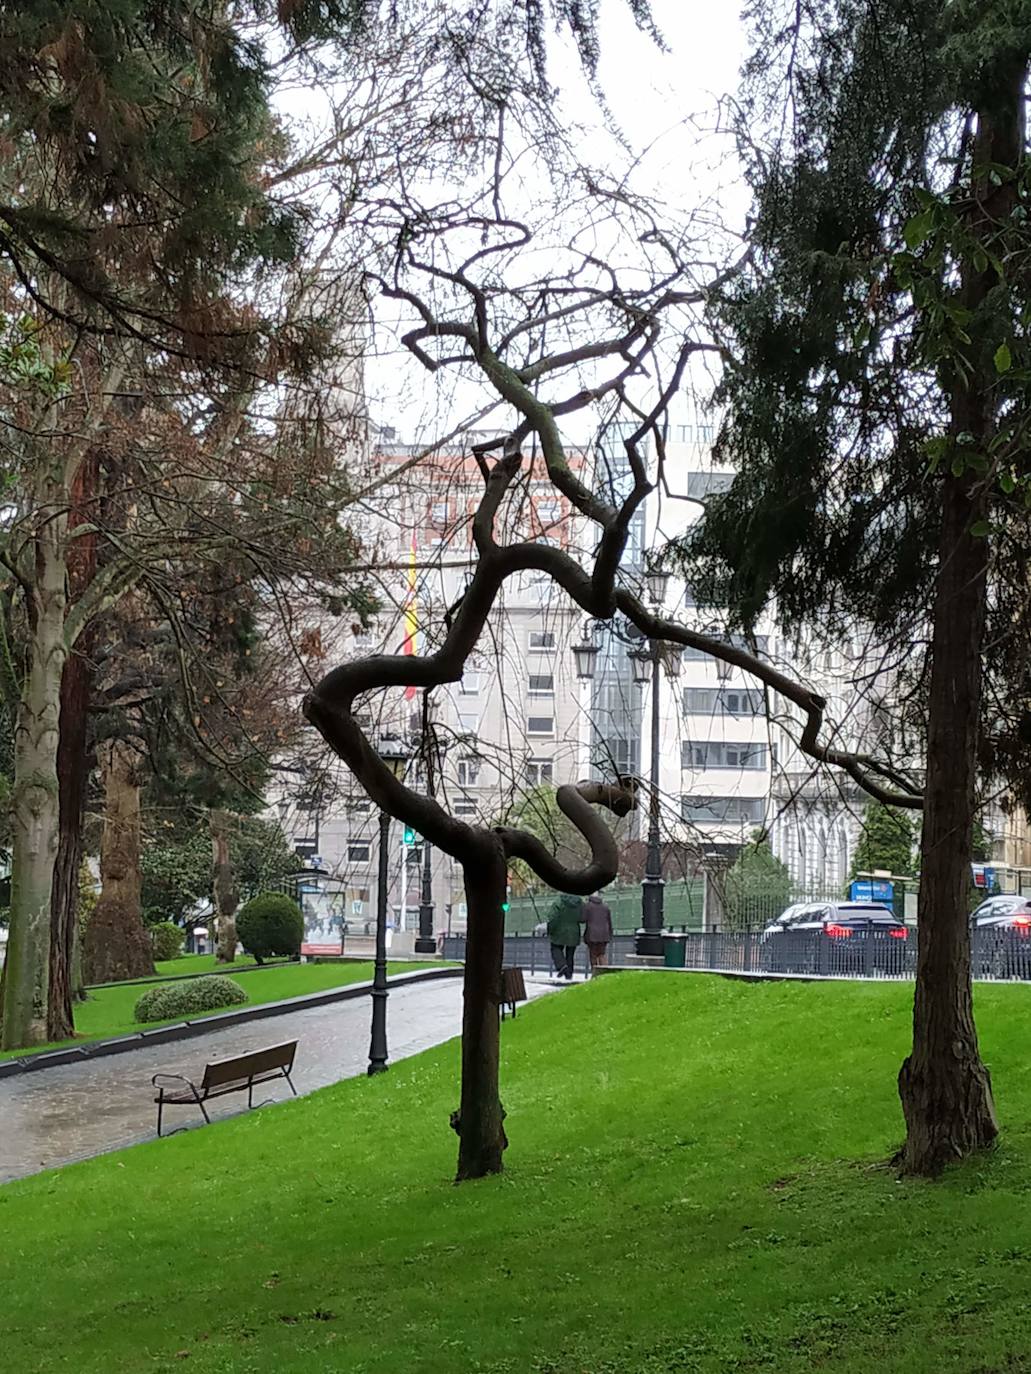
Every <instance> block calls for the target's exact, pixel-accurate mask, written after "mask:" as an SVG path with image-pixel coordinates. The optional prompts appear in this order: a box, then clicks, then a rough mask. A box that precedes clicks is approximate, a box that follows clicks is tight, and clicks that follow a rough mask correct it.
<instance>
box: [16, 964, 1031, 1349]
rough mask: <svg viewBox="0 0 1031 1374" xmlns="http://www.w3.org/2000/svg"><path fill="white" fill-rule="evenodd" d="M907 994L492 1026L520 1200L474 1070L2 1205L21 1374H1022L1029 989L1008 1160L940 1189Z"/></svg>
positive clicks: (621, 998)
mask: <svg viewBox="0 0 1031 1374" xmlns="http://www.w3.org/2000/svg"><path fill="white" fill-rule="evenodd" d="M911 994H912V989H911V988H910V987H907V986H905V985H865V986H857V985H845V984H833V985H808V986H806V985H784V984H781V985H777V984H761V985H757V986H747V985H744V984H740V983H732V982H729V981H725V980H721V979H718V978H712V979H706V978H693V977H692V978H649V976H648V975H632V974H626V975H620V976H619V977H618V978H607V979H603V980H599V981H598V982H596V983H594V984H591V985H588V986H586V987H583V988H576V989H574V990H571V991H569V992H564V993H562V994H560V995H558V996H555V997H552V998H547V999H545V1000H544V1001H543V1002H540V1003H537V1004H536V1005H534V1006H533V1007H532V1008H528V1009H527V1010H526V1011H525V1012H521V1013H520V1015H519V1018H518V1020H517V1021H516V1022H514V1023H507V1024H506V1026H505V1028H504V1070H505V1075H504V1100H505V1105H506V1107H507V1108H508V1112H509V1120H508V1127H509V1134H510V1136H511V1140H512V1147H511V1149H510V1151H509V1156H508V1158H509V1166H508V1173H507V1174H506V1175H505V1176H504V1177H503V1178H501V1179H493V1180H489V1181H487V1182H484V1183H479V1184H473V1185H466V1186H464V1187H462V1188H460V1189H456V1188H454V1187H452V1186H451V1183H450V1173H451V1170H452V1167H453V1159H454V1138H453V1136H451V1134H450V1132H449V1131H448V1130H447V1126H446V1119H447V1118H446V1114H447V1111H448V1110H449V1108H451V1107H452V1106H454V1104H455V1101H456V1089H455V1074H456V1069H457V1058H458V1055H457V1044H455V1043H452V1044H451V1045H448V1046H444V1047H441V1048H440V1049H439V1050H436V1051H433V1052H430V1053H428V1054H425V1055H422V1056H419V1057H418V1058H416V1059H413V1060H409V1061H407V1062H405V1063H403V1064H400V1065H398V1066H396V1067H395V1068H394V1069H392V1070H391V1072H390V1073H389V1074H386V1075H384V1076H383V1077H381V1078H377V1079H355V1080H352V1081H350V1082H347V1083H344V1084H339V1085H337V1086H336V1087H333V1088H329V1089H326V1090H324V1091H323V1092H320V1093H317V1094H315V1095H313V1096H312V1097H309V1098H307V1099H305V1100H303V1101H301V1102H298V1103H296V1104H290V1105H287V1106H285V1107H281V1108H280V1107H277V1108H273V1109H269V1110H266V1111H263V1112H258V1113H255V1114H253V1115H251V1116H245V1117H241V1118H238V1119H236V1120H233V1121H231V1122H228V1123H226V1124H221V1125H216V1126H214V1127H211V1128H208V1129H204V1130H201V1131H195V1132H191V1133H188V1134H186V1135H180V1136H177V1137H174V1138H173V1139H171V1140H168V1141H164V1142H159V1143H158V1142H156V1143H154V1144H153V1145H144V1146H141V1147H138V1148H136V1149H134V1150H130V1151H127V1152H123V1153H122V1154H119V1155H115V1156H109V1157H107V1158H105V1159H100V1160H96V1161H93V1162H91V1163H88V1164H85V1165H78V1166H75V1167H73V1168H70V1169H66V1170H64V1171H62V1172H60V1173H55V1174H47V1175H42V1176H40V1177H38V1178H36V1179H31V1180H26V1181H24V1182H22V1183H16V1184H12V1185H9V1186H8V1187H6V1188H0V1237H2V1238H3V1243H2V1244H0V1293H2V1295H3V1313H4V1321H3V1363H4V1366H5V1368H10V1369H11V1370H17V1371H18V1374H43V1371H45V1372H46V1374H53V1371H58V1370H63V1369H69V1370H75V1371H76V1374H109V1371H111V1370H113V1369H117V1370H118V1371H119V1374H139V1372H141V1371H145V1370H146V1371H157V1372H158V1374H161V1372H162V1371H172V1370H181V1369H188V1370H190V1371H192V1372H193V1374H229V1371H232V1374H272V1372H273V1371H275V1372H276V1374H311V1372H314V1371H318V1374H324V1371H340V1372H341V1374H343V1371H347V1374H373V1372H374V1371H375V1374H387V1371H390V1374H394V1372H395V1371H401V1370H404V1371H415V1372H416V1374H428V1372H429V1371H434V1372H436V1371H440V1374H444V1371H448V1374H451V1372H452V1371H467V1370H468V1371H477V1374H523V1372H524V1371H539V1372H540V1374H673V1371H677V1372H678V1374H681V1372H682V1371H692V1370H699V1371H721V1372H722V1371H731V1370H733V1371H771V1370H772V1371H789V1370H790V1371H796V1370H817V1369H819V1370H821V1371H849V1372H850V1374H860V1372H861V1374H874V1371H877V1372H878V1374H882V1371H891V1372H892V1374H893V1371H895V1370H903V1369H906V1370H910V1371H917V1374H930V1372H931V1371H934V1374H945V1372H946V1371H955V1374H974V1371H977V1372H978V1374H997V1372H998V1374H1001V1371H1003V1370H1006V1371H1019V1370H1026V1369H1028V1368H1029V1364H1028V1363H1027V1352H1028V1349H1029V1347H1031V1325H1029V1314H1031V1285H1029V1278H1031V1226H1029V1224H1028V1223H1029V1218H1028V1193H1029V1191H1031V1053H1029V1051H1031V1043H1029V1034H1028V1026H1027V1016H1028V1011H1029V1009H1031V1002H1029V992H1028V989H1026V988H1024V987H1005V986H1002V987H992V988H981V989H979V990H978V995H977V997H978V1010H979V1014H980V1021H981V1025H982V1037H983V1042H984V1047H985V1052H986V1056H987V1058H988V1060H989V1061H990V1063H991V1065H992V1068H993V1070H994V1074H995V1079H996V1086H997V1091H998V1095H999V1106H1000V1110H1001V1114H1002V1119H1003V1123H1004V1128H1005V1143H1004V1146H1003V1148H1002V1149H1000V1150H999V1151H998V1152H997V1153H996V1154H995V1155H993V1156H992V1157H991V1158H986V1159H982V1160H978V1161H975V1162H973V1163H970V1164H967V1165H965V1166H963V1167H961V1168H959V1169H956V1170H955V1171H953V1172H951V1173H950V1174H949V1175H948V1176H947V1177H946V1178H945V1179H944V1180H943V1181H941V1182H939V1183H937V1184H934V1185H929V1184H926V1183H900V1182H897V1181H896V1179H895V1178H894V1176H893V1175H892V1174H891V1172H890V1171H888V1170H885V1169H883V1168H878V1167H876V1161H878V1160H880V1159H883V1158H884V1157H885V1156H886V1154H887V1153H888V1152H889V1151H890V1149H891V1148H892V1146H893V1144H894V1143H896V1142H897V1140H898V1138H899V1135H900V1130H901V1119H900V1114H899V1109H898V1105H897V1101H896V1098H895V1093H894V1082H893V1080H894V1076H895V1072H896V1070H897V1067H898V1063H899V1060H900V1057H901V1056H902V1054H903V1051H904V1049H905V1045H906V1039H907V1032H908V1022H909V1005H908V1004H909V999H910V997H911ZM184 1352H185V1353H184ZM187 1357H188V1358H187Z"/></svg>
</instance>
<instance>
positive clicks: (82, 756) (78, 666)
mask: <svg viewBox="0 0 1031 1374" xmlns="http://www.w3.org/2000/svg"><path fill="white" fill-rule="evenodd" d="M99 475H100V460H99V454H98V451H97V450H96V449H93V450H91V451H90V452H89V453H88V454H87V455H86V457H85V458H84V459H83V461H82V462H81V463H80V464H79V470H78V472H77V473H76V475H75V479H74V481H73V482H72V490H71V500H70V503H69V504H70V510H69V514H68V529H69V530H72V529H74V528H75V527H76V526H77V525H80V524H82V523H83V522H84V521H87V520H95V519H96V518H97V510H96V505H95V500H96V495H97V488H98V483H99ZM66 560H67V568H68V595H69V597H70V599H72V600H75V599H76V598H77V597H79V596H81V595H82V593H83V591H84V590H85V588H86V587H87V586H88V585H89V584H90V582H91V581H92V579H93V577H94V576H95V574H96V570H97V536H96V534H84V535H80V536H79V537H78V538H77V539H75V540H74V542H72V543H71V544H70V547H69V548H68V551H67V555H66ZM93 639H94V634H93V629H92V627H87V628H86V629H85V630H84V631H83V632H82V634H80V636H79V639H78V643H77V644H76V646H75V648H74V649H73V651H72V652H71V653H70V654H69V657H68V659H67V661H66V663H65V665H64V672H63V674H62V677H61V715H60V735H59V740H58V746H57V776H58V780H59V792H58V809H59V816H60V821H59V826H60V829H59V835H58V841H57V861H56V863H55V866H54V886H53V892H52V898H51V912H50V1003H49V1007H48V1019H49V1030H48V1036H49V1038H50V1039H51V1040H66V1039H68V1038H69V1037H70V1036H72V1035H74V1033H75V1027H74V1022H73V1018H72V1002H73V1001H74V999H75V997H76V995H77V993H78V989H77V988H76V986H75V977H74V974H73V969H72V965H73V961H74V960H75V958H76V943H77V941H78V919H79V869H80V866H81V864H82V822H83V815H84V812H85V807H86V786H87V783H88V780H89V767H88V763H87V738H86V737H87V731H88V727H89V709H90V696H91V692H92V688H93V676H94V669H93V663H92V659H91V651H92V645H93ZM80 962H81V961H80Z"/></svg>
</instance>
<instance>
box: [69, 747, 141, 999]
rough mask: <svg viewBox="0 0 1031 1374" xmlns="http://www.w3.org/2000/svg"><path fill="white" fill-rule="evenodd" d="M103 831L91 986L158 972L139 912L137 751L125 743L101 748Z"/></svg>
mask: <svg viewBox="0 0 1031 1374" xmlns="http://www.w3.org/2000/svg"><path fill="white" fill-rule="evenodd" d="M99 753H100V760H101V770H102V774H103V779H104V833H103V836H102V838H101V842H100V897H99V898H98V900H97V905H96V908H95V909H94V912H93V916H92V919H91V920H90V923H89V926H88V928H87V930H86V936H85V940H84V948H83V962H84V964H85V972H86V978H87V980H88V981H89V982H91V983H113V982H117V981H118V980H119V979H123V978H145V977H148V976H150V975H151V974H153V973H154V971H155V970H154V954H153V949H152V947H151V943H150V936H149V934H148V933H147V929H146V927H145V926H144V924H143V918H142V916H141V913H140V886H141V882H140V781H139V775H138V770H137V762H136V758H137V756H136V751H135V750H134V749H133V747H132V745H131V744H130V743H129V742H128V741H126V740H119V739H112V740H106V741H105V742H104V743H103V744H102V745H101V747H100V751H99Z"/></svg>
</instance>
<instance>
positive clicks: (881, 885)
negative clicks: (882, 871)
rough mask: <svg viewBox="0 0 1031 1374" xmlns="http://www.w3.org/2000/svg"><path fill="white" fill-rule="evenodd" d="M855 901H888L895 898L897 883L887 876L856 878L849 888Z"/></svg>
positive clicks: (849, 893)
mask: <svg viewBox="0 0 1031 1374" xmlns="http://www.w3.org/2000/svg"><path fill="white" fill-rule="evenodd" d="M848 895H849V900H850V901H853V902H886V903H887V904H888V905H889V906H890V905H891V903H892V902H893V901H894V900H895V884H894V883H892V882H889V881H888V880H887V879H886V878H855V879H853V882H852V885H851V887H850V888H849V890H848Z"/></svg>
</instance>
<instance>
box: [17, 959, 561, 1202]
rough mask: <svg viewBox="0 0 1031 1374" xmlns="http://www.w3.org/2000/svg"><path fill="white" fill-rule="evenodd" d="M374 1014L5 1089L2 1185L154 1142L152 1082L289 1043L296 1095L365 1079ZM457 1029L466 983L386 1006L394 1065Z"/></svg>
mask: <svg viewBox="0 0 1031 1374" xmlns="http://www.w3.org/2000/svg"><path fill="white" fill-rule="evenodd" d="M526 991H527V995H528V996H529V997H530V998H534V997H537V996H539V995H541V994H542V993H546V992H548V991H549V988H548V987H547V985H545V984H542V983H532V982H531V981H530V980H529V979H527V980H526ZM369 1014H370V1001H369V998H368V997H359V998H355V999H354V1000H352V1001H349V1002H336V1003H333V1004H331V1005H329V1006H325V1007H313V1008H312V1009H311V1010H309V1011H299V1012H293V1013H290V1014H288V1015H285V1016H277V1017H270V1018H268V1019H267V1020H260V1021H251V1022H248V1023H246V1024H244V1025H241V1026H232V1027H229V1028H227V1029H226V1030H221V1031H213V1032H212V1033H211V1034H210V1035H203V1036H198V1037H197V1038H196V1039H192V1040H182V1041H179V1042H174V1043H172V1044H167V1045H152V1046H147V1047H146V1048H142V1049H139V1050H133V1051H131V1052H130V1053H128V1054H121V1055H114V1056H111V1057H110V1058H106V1059H104V1058H101V1059H98V1060H96V1061H92V1062H90V1061H87V1062H85V1063H79V1064H68V1065H61V1066H59V1067H57V1068H52V1069H45V1070H43V1071H42V1072H41V1073H27V1074H18V1075H15V1076H14V1077H12V1078H7V1079H3V1080H0V1183H6V1182H8V1181H9V1180H10V1179H12V1178H20V1177H22V1176H23V1175H25V1174H33V1173H37V1172H38V1171H39V1170H41V1169H50V1168H54V1167H55V1166H56V1165H59V1164H70V1163H72V1162H73V1161H74V1160H77V1159H85V1158H88V1157H89V1156H90V1155H96V1154H103V1153H104V1152H105V1151H106V1150H117V1149H120V1148H121V1147H122V1146H124V1145H134V1144H137V1143H138V1142H139V1141H141V1140H151V1139H153V1137H154V1132H155V1121H156V1111H157V1109H156V1107H155V1106H154V1102H153V1098H154V1090H153V1088H152V1087H151V1083H150V1080H151V1075H152V1074H155V1073H183V1074H186V1075H187V1076H188V1077H190V1078H193V1079H194V1080H197V1079H199V1077H200V1075H201V1073H202V1072H203V1068H204V1065H205V1064H206V1063H207V1062H208V1061H209V1060H211V1059H218V1058H224V1057H226V1056H228V1055H234V1054H244V1053H246V1052H247V1051H248V1050H257V1049H261V1048H263V1047H264V1046H266V1045H278V1044H281V1043H282V1042H283V1041H288V1040H297V1042H298V1045H297V1061H296V1065H295V1068H294V1073H293V1080H294V1086H295V1087H296V1089H297V1091H298V1093H306V1092H311V1091H312V1090H313V1089H314V1088H324V1087H325V1086H326V1085H327V1084H329V1083H337V1082H339V1081H340V1080H341V1079H342V1078H353V1077H355V1076H356V1075H357V1074H361V1073H364V1072H365V1069H366V1066H367V1064H368V1054H369ZM461 1025H462V980H461V979H460V978H454V979H447V980H445V981H440V982H428V983H417V984H414V985H412V986H410V987H406V988H394V989H392V991H391V993H390V1000H389V1002H388V1003H387V1033H388V1038H389V1042H390V1059H391V1062H396V1061H397V1060H399V1059H406V1058H407V1057H408V1056H409V1055H412V1054H418V1052H419V1051H420V1050H425V1049H429V1048H430V1047H431V1046H433V1045H439V1044H442V1043H443V1042H444V1041H445V1040H450V1039H452V1038H453V1037H454V1036H456V1035H458V1033H459V1031H460V1030H461ZM267 1095H268V1096H269V1097H274V1098H279V1097H281V1096H288V1095H289V1089H287V1087H286V1084H285V1083H270V1084H268V1085H267ZM241 1106H242V1107H243V1109H244V1110H246V1100H245V1098H243V1097H241V1096H240V1095H237V1094H234V1095H232V1096H229V1097H224V1098H219V1099H217V1100H216V1101H214V1102H212V1103H211V1104H210V1105H209V1106H208V1111H209V1113H210V1115H211V1117H212V1120H217V1119H218V1118H219V1117H223V1116H232V1115H235V1114H236V1113H238V1112H239V1111H240V1110H241ZM194 1116H196V1117H197V1118H198V1120H199V1119H200V1113H199V1112H191V1111H190V1110H189V1109H187V1108H185V1107H182V1108H172V1109H171V1110H170V1111H169V1113H168V1120H169V1125H170V1126H171V1127H172V1128H173V1129H174V1128H175V1127H176V1126H178V1125H179V1124H180V1123H182V1124H187V1123H190V1124H193V1117H194Z"/></svg>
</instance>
